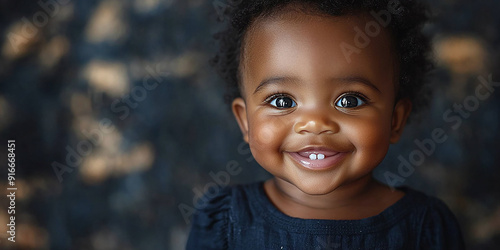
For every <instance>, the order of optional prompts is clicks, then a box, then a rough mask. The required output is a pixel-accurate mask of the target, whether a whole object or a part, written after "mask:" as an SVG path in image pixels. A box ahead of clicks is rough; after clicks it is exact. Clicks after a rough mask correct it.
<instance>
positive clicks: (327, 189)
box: [288, 180, 340, 196]
mask: <svg viewBox="0 0 500 250" xmlns="http://www.w3.org/2000/svg"><path fill="white" fill-rule="evenodd" d="M288 182H289V183H290V184H292V185H293V186H295V187H296V188H297V189H298V190H300V191H301V192H302V193H304V194H307V195H313V196H320V195H327V194H331V193H332V192H335V191H336V190H337V189H338V188H339V187H340V185H339V184H336V183H335V182H324V181H317V180H302V181H288Z"/></svg>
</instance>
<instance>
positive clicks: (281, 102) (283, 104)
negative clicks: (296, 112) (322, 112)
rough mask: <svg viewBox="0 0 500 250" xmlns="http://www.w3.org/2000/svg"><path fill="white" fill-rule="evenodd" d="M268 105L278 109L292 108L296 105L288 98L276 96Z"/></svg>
mask: <svg viewBox="0 0 500 250" xmlns="http://www.w3.org/2000/svg"><path fill="white" fill-rule="evenodd" d="M269 104H271V105H272V106H274V107H276V108H279V109H287V108H293V107H295V106H297V103H296V102H295V101H294V100H293V99H292V98H290V97H288V96H278V97H275V98H273V99H271V100H270V102H269Z"/></svg>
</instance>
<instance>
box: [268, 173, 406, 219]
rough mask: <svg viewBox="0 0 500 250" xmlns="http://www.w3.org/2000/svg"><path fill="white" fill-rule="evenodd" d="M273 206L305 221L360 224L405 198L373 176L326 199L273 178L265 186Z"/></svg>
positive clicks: (344, 187)
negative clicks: (354, 222) (321, 220)
mask: <svg viewBox="0 0 500 250" xmlns="http://www.w3.org/2000/svg"><path fill="white" fill-rule="evenodd" d="M264 190H265V191H266V194H267V196H268V197H269V199H270V200H271V202H272V203H273V204H274V206H276V207H277V208H278V209H279V210H280V211H281V212H283V213H284V214H286V215H288V216H291V217H296V218H302V219H327V220H357V219H363V218H368V217H371V216H375V215H377V214H379V213H381V212H382V211H384V210H385V209H386V208H388V207H390V206H391V205H393V204H394V203H396V202H397V201H398V200H399V199H401V198H402V197H403V196H404V193H403V192H402V191H399V190H393V189H391V188H389V187H387V186H385V185H383V184H380V183H379V182H377V181H375V180H374V179H373V178H372V177H371V176H370V175H368V176H366V177H365V178H363V179H362V180H358V181H356V182H355V183H351V184H348V185H346V186H342V187H339V188H337V189H335V190H334V191H332V192H330V193H328V194H324V195H309V194H306V193H304V192H302V191H301V190H300V189H298V188H297V187H295V186H294V185H292V184H290V183H288V182H286V181H284V180H280V179H278V178H273V179H270V180H268V181H266V182H265V183H264Z"/></svg>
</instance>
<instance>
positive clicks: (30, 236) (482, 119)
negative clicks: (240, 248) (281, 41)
mask: <svg viewBox="0 0 500 250" xmlns="http://www.w3.org/2000/svg"><path fill="white" fill-rule="evenodd" d="M234 2H237V1H234V0H233V1H226V0H221V1H219V0H217V1H202V0H185V1H180V0H178V1H174V0H123V1H120V0H85V1H83V0H47V1H46V0H42V1H27V0H23V1H21V0H16V1H9V0H2V1H0V32H1V35H2V39H1V40H0V162H1V164H0V166H1V168H0V188H1V189H2V190H4V191H3V192H5V195H6V194H7V191H6V190H7V187H8V182H7V166H6V165H7V164H6V162H7V153H8V151H7V140H15V141H16V150H15V153H16V163H17V165H16V183H15V185H16V187H17V188H18V190H17V192H16V242H15V243H12V242H10V241H7V237H8V236H9V235H8V234H7V227H6V224H7V223H9V218H8V216H10V215H8V214H7V207H8V199H7V197H6V196H5V195H4V196H3V198H0V248H1V249H183V247H184V244H185V241H186V239H187V236H186V235H187V232H188V230H189V219H190V214H191V212H193V209H194V206H195V204H194V203H193V200H196V199H197V198H198V197H199V193H201V192H205V191H206V190H212V191H216V189H218V188H220V187H221V186H223V185H226V182H225V179H224V180H223V179H220V178H219V179H218V178H215V177H214V176H216V175H217V174H218V173H223V172H220V171H226V166H227V165H228V164H229V165H231V166H236V165H237V166H239V167H241V168H242V171H241V173H239V174H236V175H227V176H229V177H230V178H229V181H230V183H231V184H236V183H247V182H253V181H257V180H264V179H266V178H268V177H269V176H268V175H267V173H266V172H265V171H264V170H262V169H261V168H260V167H259V166H258V165H257V164H256V163H255V161H253V159H252V158H251V155H250V154H249V151H248V148H247V147H245V144H242V138H241V135H240V132H239V129H238V128H237V125H236V123H235V121H234V119H233V118H232V114H230V112H229V109H228V107H227V106H226V105H225V104H224V102H223V98H222V96H223V92H224V87H223V84H222V81H221V80H220V79H219V78H218V77H217V76H216V75H215V73H214V72H213V70H212V69H211V68H210V66H209V64H208V60H209V59H210V57H211V56H213V54H214V51H215V48H216V47H215V43H214V41H213V40H212V35H213V34H214V33H215V32H216V31H218V30H220V29H221V27H222V26H223V25H224V24H225V21H226V20H224V18H223V16H222V15H220V13H221V12H222V11H223V10H224V8H231V4H232V3H234ZM432 8H433V12H434V15H435V20H434V24H432V25H429V26H427V27H426V31H427V32H428V33H429V34H432V35H433V36H434V37H435V43H434V44H435V46H434V48H435V50H436V62H437V63H438V68H437V69H436V70H434V71H433V72H432V74H431V76H432V77H431V79H432V80H431V85H432V87H433V89H434V90H435V94H434V96H433V98H431V99H430V100H429V101H430V102H431V107H432V108H431V109H430V110H429V112H428V113H425V114H423V115H422V119H421V120H422V122H420V123H416V122H412V123H411V124H410V127H409V128H408V129H406V131H405V135H404V138H403V139H402V141H401V142H400V143H399V144H397V145H396V147H392V148H391V149H390V152H389V154H388V155H387V157H386V159H385V160H384V162H383V163H382V165H381V166H380V167H379V168H378V169H377V170H376V172H375V175H376V177H377V178H379V179H380V180H381V181H384V182H390V183H389V184H395V185H408V186H411V187H414V188H416V189H418V190H421V191H424V192H426V193H428V194H431V195H435V196H437V197H439V198H441V199H442V200H444V201H445V202H446V203H447V204H448V206H449V207H450V208H451V210H452V211H453V212H454V213H455V214H456V216H457V217H458V219H459V221H460V224H461V226H462V230H463V233H464V235H465V239H466V243H467V245H468V247H469V249H499V247H500V184H499V182H500V179H499V177H500V168H498V167H499V166H498V165H499V163H500V154H499V153H500V152H499V146H500V135H499V133H500V132H499V128H500V115H499V114H500V88H499V87H490V88H489V89H488V88H487V87H483V89H482V91H484V89H487V90H489V91H488V92H480V94H481V98H479V97H478V95H477V93H476V88H477V86H480V85H481V84H483V85H481V86H487V82H488V80H490V81H493V82H500V77H499V66H500V65H499V58H500V47H499V45H500V31H499V28H500V15H499V13H498V10H499V9H500V1H493V0H490V1H465V0H440V1H433V2H432ZM485 83H486V84H485ZM488 93H489V95H488V96H487V97H484V96H486V95H487V94H488ZM481 99H482V100H481ZM458 105H462V107H460V106H458ZM437 128H439V129H442V131H444V134H445V135H446V138H447V139H446V140H445V141H444V142H441V143H435V147H434V148H432V147H431V146H428V149H432V150H429V151H430V152H427V153H428V154H425V152H424V150H423V149H422V148H421V147H419V146H418V143H415V141H414V140H415V139H417V140H419V141H426V139H432V131H434V130H435V129H437ZM427 142H428V140H427ZM427 145H429V144H427ZM401 159H405V160H406V161H408V162H410V164H413V166H414V169H415V170H414V172H412V173H409V172H406V173H403V174H404V176H402V173H401V172H398V165H399V164H401V162H403V161H404V160H401ZM219 176H220V175H219ZM395 176H396V178H392V179H391V178H388V177H395Z"/></svg>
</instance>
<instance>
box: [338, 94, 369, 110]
mask: <svg viewBox="0 0 500 250" xmlns="http://www.w3.org/2000/svg"><path fill="white" fill-rule="evenodd" d="M363 104H365V101H363V99H361V98H359V97H357V96H354V95H345V96H342V97H340V98H339V100H338V101H337V103H335V105H336V106H337V107H340V108H356V107H359V106H361V105H363Z"/></svg>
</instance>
